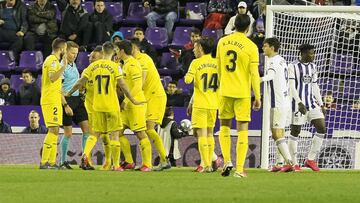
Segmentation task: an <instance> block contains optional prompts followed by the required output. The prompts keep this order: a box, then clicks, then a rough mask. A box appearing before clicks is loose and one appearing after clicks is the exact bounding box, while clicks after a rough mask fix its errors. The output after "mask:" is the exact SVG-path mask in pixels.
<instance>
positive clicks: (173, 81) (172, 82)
mask: <svg viewBox="0 0 360 203" xmlns="http://www.w3.org/2000/svg"><path fill="white" fill-rule="evenodd" d="M169 84H174V85H176V87H177V82H176V81H175V80H172V81H170V82H169Z"/></svg>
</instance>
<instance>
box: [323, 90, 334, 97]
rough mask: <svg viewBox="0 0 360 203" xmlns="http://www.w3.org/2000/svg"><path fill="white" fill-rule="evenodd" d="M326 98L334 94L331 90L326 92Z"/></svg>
mask: <svg viewBox="0 0 360 203" xmlns="http://www.w3.org/2000/svg"><path fill="white" fill-rule="evenodd" d="M325 95H326V96H328V95H331V96H332V95H333V92H332V91H331V90H328V91H326V94H325Z"/></svg>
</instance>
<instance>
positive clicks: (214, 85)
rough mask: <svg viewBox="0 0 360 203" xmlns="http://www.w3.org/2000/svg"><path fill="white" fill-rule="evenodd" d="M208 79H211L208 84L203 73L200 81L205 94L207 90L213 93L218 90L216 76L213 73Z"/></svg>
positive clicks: (206, 77) (205, 74) (206, 75)
mask: <svg viewBox="0 0 360 203" xmlns="http://www.w3.org/2000/svg"><path fill="white" fill-rule="evenodd" d="M210 77H211V78H210V81H209V83H208V74H207V73H204V74H202V75H201V80H203V87H204V92H206V91H207V90H208V89H212V90H213V91H214V92H216V90H217V88H218V74H217V73H213V74H211V76H210Z"/></svg>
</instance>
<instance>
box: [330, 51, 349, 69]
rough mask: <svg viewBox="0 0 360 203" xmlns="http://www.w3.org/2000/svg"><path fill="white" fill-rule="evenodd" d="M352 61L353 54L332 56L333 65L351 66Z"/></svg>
mask: <svg viewBox="0 0 360 203" xmlns="http://www.w3.org/2000/svg"><path fill="white" fill-rule="evenodd" d="M352 62H353V56H352V55H351V54H350V55H342V54H336V55H334V56H333V63H332V64H333V65H334V66H335V67H340V68H351V66H352Z"/></svg>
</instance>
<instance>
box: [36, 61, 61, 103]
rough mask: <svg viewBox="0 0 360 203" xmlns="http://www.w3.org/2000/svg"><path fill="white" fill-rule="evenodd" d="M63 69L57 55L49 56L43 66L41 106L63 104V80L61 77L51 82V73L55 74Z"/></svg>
mask: <svg viewBox="0 0 360 203" xmlns="http://www.w3.org/2000/svg"><path fill="white" fill-rule="evenodd" d="M60 68H61V66H60V62H59V59H58V58H57V57H56V56H55V55H50V56H48V57H47V58H46V59H45V61H44V63H43V66H42V76H41V99H40V104H41V105H43V104H59V103H60V104H61V87H62V80H61V77H59V78H58V79H57V80H56V81H54V82H51V80H50V77H49V73H55V72H57V71H59V70H60Z"/></svg>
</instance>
